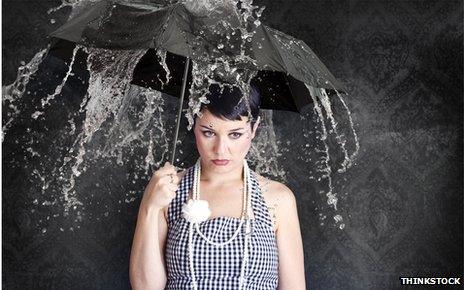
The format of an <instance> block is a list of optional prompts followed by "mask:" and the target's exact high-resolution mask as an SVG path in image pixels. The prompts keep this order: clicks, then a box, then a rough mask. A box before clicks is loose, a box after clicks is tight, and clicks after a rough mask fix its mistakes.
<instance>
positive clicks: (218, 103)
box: [200, 84, 261, 128]
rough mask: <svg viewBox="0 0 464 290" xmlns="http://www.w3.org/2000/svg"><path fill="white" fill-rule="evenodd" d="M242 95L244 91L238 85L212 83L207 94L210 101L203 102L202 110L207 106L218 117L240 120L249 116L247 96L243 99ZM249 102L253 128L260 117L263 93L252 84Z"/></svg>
mask: <svg viewBox="0 0 464 290" xmlns="http://www.w3.org/2000/svg"><path fill="white" fill-rule="evenodd" d="M242 96H243V93H242V91H241V89H240V88H239V87H237V86H231V85H224V86H222V87H221V86H220V85H219V84H211V85H210V86H209V93H208V94H206V98H207V99H208V100H209V103H208V104H204V103H202V104H201V107H200V111H201V110H203V108H206V109H208V111H209V112H211V114H213V115H214V116H216V117H218V118H222V119H227V120H231V121H239V120H241V118H242V117H248V107H247V102H246V100H245V98H243V99H242ZM248 102H249V104H250V111H251V116H252V119H251V127H252V128H253V126H254V124H255V123H256V121H257V119H258V116H259V109H260V105H261V95H260V94H259V91H258V89H257V88H255V87H254V86H250V92H249V97H248Z"/></svg>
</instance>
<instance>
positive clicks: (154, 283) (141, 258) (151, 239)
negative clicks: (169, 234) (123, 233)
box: [129, 201, 166, 290]
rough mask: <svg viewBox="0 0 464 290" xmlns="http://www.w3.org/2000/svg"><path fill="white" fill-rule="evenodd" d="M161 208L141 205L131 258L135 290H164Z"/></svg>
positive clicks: (131, 271)
mask: <svg viewBox="0 0 464 290" xmlns="http://www.w3.org/2000/svg"><path fill="white" fill-rule="evenodd" d="M162 214H163V211H162V209H161V208H149V207H147V206H145V205H144V204H143V201H142V203H141V205H140V209H139V213H138V218H137V226H136V228H135V233H134V240H133V243H132V250H131V257H130V269H129V275H130V282H131V285H132V288H133V289H134V290H144V289H150V290H151V289H153V290H155V289H164V286H165V284H166V269H165V264H164V255H163V249H162V248H161V247H160V242H159V238H160V237H159V227H160V225H159V219H160V215H162Z"/></svg>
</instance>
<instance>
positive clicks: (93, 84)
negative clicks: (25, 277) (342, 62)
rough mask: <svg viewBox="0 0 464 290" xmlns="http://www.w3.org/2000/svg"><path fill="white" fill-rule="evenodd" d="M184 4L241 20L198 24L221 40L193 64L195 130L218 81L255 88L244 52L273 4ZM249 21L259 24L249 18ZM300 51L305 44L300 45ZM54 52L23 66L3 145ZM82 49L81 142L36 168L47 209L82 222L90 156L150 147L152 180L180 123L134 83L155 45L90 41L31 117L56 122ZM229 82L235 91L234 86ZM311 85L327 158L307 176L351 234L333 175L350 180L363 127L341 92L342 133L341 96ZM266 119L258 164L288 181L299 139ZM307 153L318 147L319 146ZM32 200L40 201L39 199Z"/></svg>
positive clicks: (147, 169) (256, 148) (10, 98)
mask: <svg viewBox="0 0 464 290" xmlns="http://www.w3.org/2000/svg"><path fill="white" fill-rule="evenodd" d="M88 2H92V1H85V2H83V1H64V2H63V4H62V5H60V6H59V7H56V8H53V9H51V10H50V11H49V13H50V14H52V13H53V12H54V11H57V10H59V9H61V8H63V7H68V6H69V7H71V8H72V9H73V11H72V12H71V15H70V18H72V17H73V16H74V15H76V14H77V12H76V11H78V10H80V9H82V7H84V6H85V5H84V4H85V3H88ZM185 6H186V7H187V9H189V10H190V11H191V12H192V13H194V14H195V15H197V16H202V17H215V15H216V14H222V13H225V12H227V15H232V16H231V19H227V18H226V19H225V20H224V21H219V22H216V23H213V24H211V25H209V26H205V27H202V28H199V31H198V35H202V36H203V37H205V38H209V39H211V38H213V36H214V39H216V43H215V44H214V46H215V50H214V52H213V53H215V54H216V55H215V56H214V57H215V61H214V62H211V56H209V55H196V58H195V60H193V61H192V64H191V67H192V69H191V70H192V82H191V84H190V87H189V88H188V93H187V95H188V96H189V102H188V105H189V106H188V109H187V111H186V112H185V117H186V118H187V120H188V126H187V130H191V126H192V125H193V119H194V118H195V116H196V115H199V114H200V113H199V109H200V106H201V104H202V103H206V102H207V100H206V97H205V95H206V94H207V93H208V91H209V90H208V88H209V85H211V84H215V83H216V84H219V85H221V86H222V87H224V86H228V84H224V83H222V82H221V83H220V82H218V81H217V79H218V77H220V78H221V79H223V80H227V81H228V82H230V83H232V84H233V86H236V87H238V88H240V89H241V90H242V91H244V92H248V91H249V88H250V81H251V79H252V78H253V77H254V76H255V75H256V72H253V71H251V70H249V68H250V67H252V66H253V65H255V64H256V61H255V60H254V59H252V58H250V57H249V56H247V55H246V53H245V52H246V51H247V50H248V49H249V46H250V43H251V39H252V37H253V34H254V28H255V27H257V26H259V25H261V22H260V20H259V18H260V16H261V14H262V12H263V10H264V7H258V6H254V5H253V3H252V1H251V0H246V1H241V6H240V9H238V8H237V4H236V2H234V1H219V0H217V1H214V0H203V1H197V0H196V1H193V0H188V1H185ZM231 12H232V13H231ZM216 16H217V15H216ZM250 19H253V21H252V22H250V21H249V20H250ZM228 20H230V21H228ZM231 23H233V24H234V25H231ZM218 35H219V37H218ZM201 40H202V39H201V38H199V39H198V43H193V44H192V45H193V48H195V46H196V45H198V46H200V45H204V43H203V42H202V41H201ZM292 45H301V44H300V43H298V42H295V43H292ZM224 49H228V50H229V51H233V52H234V54H224V53H223V50H224ZM289 49H291V47H289ZM48 50H49V47H47V48H45V49H43V50H41V51H39V52H38V53H37V54H36V55H35V56H34V57H33V58H32V59H31V60H30V61H29V62H28V63H27V64H26V63H22V64H21V66H20V67H19V69H18V75H17V78H16V80H15V81H14V82H13V83H12V84H10V85H7V86H4V87H3V88H2V93H3V100H2V103H3V108H4V114H6V122H4V124H3V127H2V141H3V140H4V138H8V133H9V129H10V127H11V124H12V123H14V122H16V121H18V116H19V115H20V114H21V111H20V109H19V107H18V104H19V103H21V102H25V101H26V100H23V95H24V92H25V90H26V88H27V85H28V82H29V80H30V78H31V75H33V74H35V73H36V72H37V70H38V67H39V65H40V63H41V62H42V60H43V59H44V58H45V56H46V55H47V53H48ZM79 50H83V51H84V52H85V53H86V54H87V55H88V58H87V70H88V73H89V79H88V88H87V93H86V95H85V96H84V98H83V100H82V102H81V104H80V111H79V113H82V114H84V115H85V118H84V119H83V121H82V123H77V122H76V121H75V120H74V119H73V118H70V119H69V120H67V122H68V124H69V127H70V130H69V131H68V133H69V135H70V136H72V135H74V134H76V135H77V137H76V138H75V141H74V143H73V144H72V145H71V146H69V148H67V153H68V154H67V156H62V162H61V165H60V166H59V167H58V168H54V170H52V171H51V173H50V175H44V174H41V173H40V172H42V171H40V170H36V171H35V172H36V175H37V176H38V177H39V178H40V180H41V181H42V183H43V184H44V186H43V195H44V201H43V202H41V204H42V205H43V206H62V208H63V215H64V216H67V215H69V214H70V212H73V214H74V216H75V222H79V221H80V220H82V218H83V213H84V212H85V211H86V205H87V201H88V199H87V198H82V196H79V195H78V193H77V191H76V183H78V182H79V177H80V176H81V175H82V173H84V172H86V171H87V170H89V168H88V166H87V165H86V163H85V160H86V159H92V160H94V161H95V160H98V159H99V158H115V159H116V162H117V163H118V164H124V162H126V160H128V159H127V158H131V157H130V155H126V154H136V153H135V152H141V151H142V152H145V153H144V154H145V157H144V162H141V163H140V165H139V168H137V170H136V172H134V175H133V177H132V178H135V179H137V178H140V175H146V176H147V175H149V174H150V173H151V172H152V170H154V169H156V168H158V167H159V166H160V165H162V162H164V161H165V160H166V157H167V154H168V153H170V152H169V148H170V142H171V141H170V140H171V139H170V138H171V136H169V135H168V134H169V133H168V132H169V130H168V124H167V122H168V121H169V122H172V119H169V118H168V117H167V114H166V112H165V107H166V104H165V98H166V95H165V94H163V93H161V92H160V91H155V90H152V89H148V88H143V87H139V86H135V85H133V84H130V82H131V80H132V74H133V72H134V68H135V66H136V64H137V62H138V60H140V58H141V57H142V56H143V55H144V54H145V53H146V51H147V50H146V49H139V50H109V49H97V48H86V47H84V46H81V45H77V46H76V47H75V48H74V50H73V53H72V59H71V61H70V63H69V64H68V69H67V71H66V74H65V76H64V77H63V79H62V81H61V82H60V84H58V86H57V87H56V88H55V90H54V91H53V92H52V93H51V94H47V95H46V96H43V98H42V99H41V102H40V104H41V105H40V106H39V107H37V108H36V110H35V112H34V113H33V114H32V115H31V116H30V118H32V119H34V120H35V119H37V118H38V117H39V116H42V117H44V118H46V117H47V116H46V114H45V113H44V111H45V110H44V109H45V108H47V106H50V104H51V103H52V101H53V100H54V99H55V98H56V97H57V96H60V95H62V94H63V88H64V87H65V86H66V83H67V81H68V79H69V78H70V76H72V75H73V65H74V62H75V58H76V54H77V53H78V52H79ZM231 55H232V56H231ZM157 56H158V58H159V59H158V60H159V61H160V63H161V64H162V66H163V68H164V70H165V76H164V78H162V84H163V85H165V84H167V83H169V81H170V80H171V72H170V69H169V67H168V65H167V64H166V51H163V50H161V49H160V50H159V51H157ZM301 57H302V56H298V55H296V56H295V58H294V59H295V61H300V60H301V59H300V58H301ZM303 73H304V72H303ZM160 80H161V79H160ZM229 86H231V85H230V84H229ZM332 87H333V86H332ZM306 88H307V89H308V91H309V92H310V94H311V97H312V102H313V114H314V115H315V116H316V117H317V119H318V122H315V123H314V124H312V125H313V127H314V131H312V132H314V133H316V135H317V136H319V137H318V138H316V139H309V137H308V136H310V135H308V134H302V135H301V138H306V139H307V140H306V139H305V140H304V142H305V143H308V144H314V146H313V149H314V150H315V152H316V154H317V155H318V158H317V160H313V165H314V168H315V172H313V173H308V174H307V178H308V179H317V180H318V181H319V182H325V184H326V188H327V189H326V190H325V192H324V194H325V197H326V202H327V204H328V205H329V206H332V207H333V210H334V214H333V219H334V223H335V225H336V226H337V227H339V228H340V229H343V228H344V227H345V223H344V221H343V218H342V216H341V215H340V214H339V213H338V212H337V210H338V208H337V207H339V206H340V204H339V203H338V198H337V190H336V188H334V184H333V182H332V178H333V176H334V174H335V173H334V171H335V172H336V173H339V174H341V173H344V172H346V170H347V169H348V168H350V167H351V166H352V165H353V162H354V160H355V158H356V156H357V154H358V151H359V141H358V136H357V134H356V132H355V129H354V124H353V121H352V118H351V113H350V110H349V108H348V105H347V104H346V101H345V100H344V98H345V96H343V95H342V94H341V93H339V92H338V91H336V90H335V91H336V92H337V94H336V96H337V98H338V101H339V103H340V104H342V106H343V108H344V109H345V111H346V116H347V117H348V120H349V128H350V132H342V131H343V130H342V129H341V128H340V127H339V124H338V122H337V118H339V116H336V115H334V112H333V101H334V100H333V99H331V98H329V95H328V93H327V90H326V89H324V88H316V87H313V86H310V85H306ZM333 88H334V87H333ZM243 101H245V102H246V103H247V104H248V94H245V95H244V100H243ZM250 114H251V113H250ZM289 114H292V113H289ZM261 119H262V126H261V127H260V131H259V133H258V135H257V137H256V139H255V140H254V143H253V145H252V148H251V150H250V153H249V158H250V161H251V162H252V163H253V165H254V167H255V170H256V171H257V172H258V173H260V174H263V175H267V176H270V177H271V178H275V179H277V180H280V181H285V180H286V174H287V172H291V171H292V168H288V169H287V170H283V168H282V165H281V164H280V163H279V158H280V157H281V155H282V153H281V152H282V150H283V149H284V148H282V144H286V145H285V146H287V147H288V148H287V149H288V150H287V152H288V151H289V150H290V151H291V146H292V142H293V141H289V140H278V138H277V135H276V133H275V126H278V124H277V125H275V124H274V123H273V112H272V111H269V110H262V113H261ZM302 120H303V119H302ZM304 122H309V119H304ZM171 125H172V124H171ZM184 129H185V128H184ZM102 130H104V134H103V136H104V137H103V138H104V139H103V141H102V142H100V144H101V146H97V148H95V147H91V148H92V149H89V148H87V147H88V144H89V143H91V142H92V138H94V136H95V135H96V134H97V133H98V132H99V131H102ZM330 135H332V136H334V138H335V140H336V142H337V144H338V146H339V149H340V151H341V152H342V154H343V160H342V162H341V163H340V164H338V165H337V164H334V161H333V160H331V156H330V150H329V143H328V142H327V139H328V137H329V136H330ZM348 135H349V136H352V138H353V140H350V139H349V138H348V137H347V136H348ZM311 136H313V135H311ZM99 138H100V137H99ZM349 141H351V143H352V144H354V149H352V150H351V152H349V151H350V150H349V148H348V146H347V145H348V142H349ZM351 147H353V146H351ZM306 149H307V150H311V148H306ZM30 150H32V148H30ZM181 150H182V149H181ZM294 154H298V153H294ZM42 157H43V156H42ZM295 166H298V164H295ZM51 183H58V184H59V186H60V188H61V190H60V195H59V198H58V199H56V198H55V199H51V198H50V199H47V197H46V192H47V191H46V190H47V189H48V188H49V186H50V184H51ZM296 190H297V191H298V190H299V189H296ZM81 194H84V193H81ZM136 196H137V193H135V192H134V193H133V194H132V195H131V196H129V197H127V198H126V199H125V202H127V203H130V202H132V201H133V200H135V198H136ZM84 200H85V201H84ZM33 202H34V203H37V199H35V200H34V201H33ZM325 214H329V213H324V216H325Z"/></svg>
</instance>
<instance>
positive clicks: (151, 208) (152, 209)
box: [140, 200, 163, 215]
mask: <svg viewBox="0 0 464 290" xmlns="http://www.w3.org/2000/svg"><path fill="white" fill-rule="evenodd" d="M140 210H141V211H142V212H143V213H145V214H146V215H149V214H158V213H160V212H161V211H162V210H163V207H162V206H158V205H153V204H146V203H145V202H144V201H143V200H142V202H141V203H140Z"/></svg>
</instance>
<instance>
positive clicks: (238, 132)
mask: <svg viewBox="0 0 464 290" xmlns="http://www.w3.org/2000/svg"><path fill="white" fill-rule="evenodd" d="M201 112H202V114H203V115H202V116H201V118H200V117H196V122H195V127H194V134H195V139H196V144H197V149H198V152H199V153H200V156H201V160H202V166H203V167H207V168H208V169H210V170H213V171H218V172H223V173H226V172H230V171H233V170H234V169H235V170H237V169H238V168H242V166H243V159H244V158H245V156H246V155H247V153H248V150H249V149H250V146H251V140H252V139H253V138H254V137H255V134H256V128H257V127H258V124H259V118H258V120H257V121H256V123H255V124H254V127H253V130H252V128H251V126H250V123H247V121H248V117H242V119H241V120H240V121H232V120H226V119H221V118H218V117H216V116H214V115H213V114H211V113H210V112H209V111H208V110H207V109H206V108H205V109H203V110H202V111H201ZM221 161H222V162H221Z"/></svg>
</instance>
